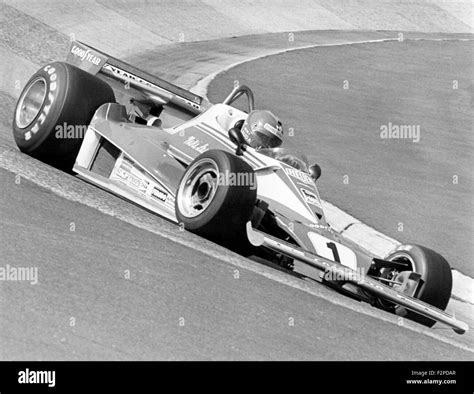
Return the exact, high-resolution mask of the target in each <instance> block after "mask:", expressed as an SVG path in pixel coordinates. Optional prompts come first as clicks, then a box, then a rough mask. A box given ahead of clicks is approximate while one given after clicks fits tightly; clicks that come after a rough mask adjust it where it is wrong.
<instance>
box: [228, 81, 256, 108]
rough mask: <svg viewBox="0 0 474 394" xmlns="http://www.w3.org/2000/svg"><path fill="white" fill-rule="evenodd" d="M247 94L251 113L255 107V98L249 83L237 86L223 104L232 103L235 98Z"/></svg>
mask: <svg viewBox="0 0 474 394" xmlns="http://www.w3.org/2000/svg"><path fill="white" fill-rule="evenodd" d="M243 94H245V95H246V96H247V100H248V108H249V110H248V112H249V113H250V112H251V111H253V110H254V109H255V102H254V98H253V92H252V90H250V88H249V87H248V86H247V85H239V86H237V87H235V88H234V89H233V90H232V92H230V94H229V95H228V96H227V97H226V98H225V99H224V101H223V102H222V104H227V105H231V104H232V103H233V102H234V101H235V100H237V99H238V98H239V97H240V96H242V95H243Z"/></svg>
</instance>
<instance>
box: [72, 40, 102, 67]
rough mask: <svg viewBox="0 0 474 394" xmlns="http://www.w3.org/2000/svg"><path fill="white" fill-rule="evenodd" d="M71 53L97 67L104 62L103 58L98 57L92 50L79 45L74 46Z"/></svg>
mask: <svg viewBox="0 0 474 394" xmlns="http://www.w3.org/2000/svg"><path fill="white" fill-rule="evenodd" d="M71 53H72V54H73V55H74V56H77V57H78V58H79V59H81V61H86V62H89V63H92V64H93V65H95V66H98V65H100V62H101V61H102V58H100V57H99V56H96V55H95V54H94V53H93V52H91V50H90V49H84V48H81V47H80V46H77V45H73V46H72V48H71Z"/></svg>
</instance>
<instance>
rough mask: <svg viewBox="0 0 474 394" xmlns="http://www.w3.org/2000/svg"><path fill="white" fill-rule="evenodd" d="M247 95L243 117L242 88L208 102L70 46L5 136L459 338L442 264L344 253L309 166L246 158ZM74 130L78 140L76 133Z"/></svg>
mask: <svg viewBox="0 0 474 394" xmlns="http://www.w3.org/2000/svg"><path fill="white" fill-rule="evenodd" d="M244 95H245V96H247V99H248V112H250V111H252V110H253V109H254V99H253V93H252V91H251V90H250V89H249V88H248V87H246V86H237V87H236V88H235V89H234V90H233V91H232V92H231V93H230V94H229V96H228V97H227V98H226V99H225V100H224V102H223V103H218V104H211V103H209V102H207V100H205V99H203V98H201V97H199V96H197V95H195V94H193V93H192V92H189V91H186V90H184V89H182V88H179V87H177V86H174V85H172V84H170V83H169V82H166V81H163V80H161V79H159V78H157V77H155V76H153V75H150V74H148V73H146V72H143V71H141V70H138V69H136V68H135V67H133V66H130V65H128V64H126V63H124V62H122V61H119V60H117V59H114V58H112V57H110V56H108V55H106V54H104V53H102V52H100V51H98V50H96V49H94V48H92V47H89V46H87V45H85V44H83V43H80V42H73V43H72V45H71V49H70V52H69V56H68V59H67V63H60V62H56V63H52V64H50V65H47V66H45V67H43V68H42V69H41V70H39V71H38V72H37V73H36V74H35V75H34V76H33V77H32V79H31V80H30V82H29V83H28V84H27V86H26V87H25V89H24V90H23V93H22V95H21V96H20V98H19V101H18V104H17V108H16V111H15V118H14V124H13V129H14V136H15V140H16V142H17V144H18V146H19V147H20V149H21V150H22V151H24V152H25V153H28V154H30V155H32V156H35V157H38V158H40V159H42V160H45V161H47V162H50V163H53V164H56V165H58V163H59V166H62V167H63V168H64V166H70V167H72V171H73V172H74V173H75V174H77V175H78V176H79V177H81V178H83V179H85V180H87V181H88V182H90V183H93V184H95V185H97V186H99V187H101V188H103V189H105V190H108V191H110V192H112V193H114V194H116V195H119V196H121V197H123V198H125V199H128V200H130V201H132V202H134V203H136V204H138V205H140V206H142V207H143V208H145V209H147V210H149V211H151V212H153V213H156V214H158V215H160V216H162V217H164V218H167V219H168V220H171V221H173V222H175V223H180V224H183V225H184V227H185V228H186V229H188V230H190V231H193V232H195V233H197V234H199V235H202V236H204V237H207V238H209V239H211V240H214V241H216V242H219V243H221V244H223V245H225V246H227V247H229V248H231V249H234V250H236V251H238V252H239V253H243V254H246V255H257V256H260V257H263V258H266V259H268V260H271V261H273V262H275V263H276V264H279V265H280V266H282V267H284V268H285V269H290V270H291V269H292V268H293V262H294V261H295V260H296V261H300V262H302V263H304V264H308V265H310V266H312V267H314V268H316V269H317V270H318V271H319V272H320V275H318V276H317V277H316V278H315V279H316V280H318V281H320V282H323V283H325V284H326V285H328V286H331V287H333V288H335V289H337V290H338V291H341V292H343V293H345V294H348V295H350V296H351V297H353V298H356V299H359V300H363V301H367V302H370V303H371V304H373V305H375V306H377V307H379V308H383V309H385V310H389V311H391V312H394V313H397V314H399V315H401V316H406V317H408V318H410V319H412V320H416V321H418V322H420V323H422V324H425V325H428V326H432V325H433V324H434V323H435V321H439V322H442V323H444V324H447V325H449V326H451V327H452V328H453V329H455V331H456V332H459V333H462V332H465V331H466V330H467V326H466V325H465V324H464V323H463V322H460V321H458V320H456V319H454V318H453V317H451V316H449V315H448V314H446V313H444V312H443V311H442V309H444V308H445V307H446V305H447V302H448V301H449V297H450V293H451V285H452V279H451V272H450V268H449V265H448V264H447V262H446V261H445V260H444V259H443V258H442V257H441V256H440V255H438V254H437V253H436V252H433V251H431V250H429V249H427V248H423V247H419V246H416V245H412V246H406V247H402V248H399V249H398V250H396V251H394V252H393V253H392V254H390V255H389V256H386V258H385V259H377V258H373V257H372V256H369V255H367V254H365V253H362V252H361V251H360V250H359V249H357V248H353V247H352V246H351V245H350V244H349V243H348V242H347V241H345V240H344V238H343V237H342V236H341V235H339V234H338V233H337V232H335V231H333V230H332V229H331V227H330V226H329V224H328V223H327V221H326V218H325V216H324V212H323V207H322V203H321V199H320V197H319V193H318V189H317V186H316V180H317V178H318V176H319V175H318V172H317V171H315V168H316V167H314V166H310V165H309V163H308V162H307V160H306V158H304V157H303V156H301V155H299V154H297V153H294V152H291V151H289V150H287V149H285V148H274V149H258V150H255V149H253V148H251V147H250V146H247V145H246V144H245V142H244V141H243V139H242V138H241V135H239V132H238V131H236V130H235V129H234V128H233V126H234V125H235V124H236V123H237V122H238V121H241V120H245V119H246V117H247V116H248V112H245V111H243V110H240V109H238V108H236V107H235V106H233V105H232V104H233V103H234V101H235V100H237V99H238V98H239V97H241V96H244ZM82 108H84V110H83V111H82V112H81V110H80V109H82ZM70 127H72V130H71V136H70V137H71V138H69V137H68V136H69V134H68V132H69V130H68V129H69V128H70ZM81 127H82V129H81V130H85V133H84V135H80V136H78V135H75V134H74V132H75V131H77V130H78V128H81ZM60 132H62V134H61V133H60ZM69 169H70V168H69Z"/></svg>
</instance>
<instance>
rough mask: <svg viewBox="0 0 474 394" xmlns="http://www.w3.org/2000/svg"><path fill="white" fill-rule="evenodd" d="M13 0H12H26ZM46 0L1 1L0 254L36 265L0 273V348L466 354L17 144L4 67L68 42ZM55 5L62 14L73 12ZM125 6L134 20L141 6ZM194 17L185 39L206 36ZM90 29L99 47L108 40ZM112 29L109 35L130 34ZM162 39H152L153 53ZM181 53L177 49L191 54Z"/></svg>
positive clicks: (340, 355)
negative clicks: (30, 270)
mask: <svg viewBox="0 0 474 394" xmlns="http://www.w3.org/2000/svg"><path fill="white" fill-rule="evenodd" d="M8 3H9V4H14V5H16V3H15V2H8ZM19 3H21V2H19ZM19 3H18V4H19ZM102 3H104V4H105V3H107V2H102ZM22 4H23V5H22V6H21V7H19V8H22V9H23V10H29V9H30V7H33V8H32V9H34V10H38V7H39V5H38V3H31V4H30V3H28V2H24V3H22ZM50 4H51V7H50V9H49V11H48V12H46V11H44V10H43V12H42V13H37V16H36V17H35V18H31V19H30V20H28V21H27V22H28V24H26V25H25V24H24V23H19V21H20V20H21V22H24V19H21V18H23V16H21V15H20V14H21V13H19V12H18V9H19V8H15V7H11V6H8V7H6V6H4V4H3V3H2V6H3V7H4V8H3V10H6V11H5V12H8V13H9V14H6V13H5V14H3V15H2V16H4V20H3V21H2V22H4V23H3V26H2V27H3V28H4V30H2V34H3V35H2V47H3V48H0V51H2V54H5V48H8V50H7V54H8V55H9V56H10V55H11V52H12V51H13V53H14V55H12V57H11V58H10V57H4V59H6V58H8V59H13V64H15V65H16V67H11V64H12V63H7V64H5V63H4V64H2V67H3V69H5V70H7V71H8V73H7V75H10V76H11V77H10V78H8V86H7V85H5V86H4V85H3V84H2V93H0V106H1V110H2V113H3V114H4V116H1V117H0V148H1V154H0V160H1V161H2V167H3V168H8V169H10V170H11V171H13V172H14V173H15V174H21V178H20V182H19V184H17V182H15V180H16V181H17V180H18V178H15V175H14V173H13V172H10V171H5V170H0V184H1V185H2V187H1V193H0V198H1V203H0V204H1V208H0V209H1V211H0V222H1V226H2V231H1V233H0V236H1V245H2V249H1V252H2V254H1V256H2V257H1V260H2V265H6V264H10V265H15V266H35V267H38V269H39V283H38V284H36V285H31V284H28V283H16V282H2V283H1V284H0V285H1V288H0V292H1V297H0V315H1V316H0V336H1V339H0V342H1V346H0V358H1V359H6V360H17V359H39V360H45V359H59V360H60V359H67V360H70V359H77V360H86V359H90V360H94V359H116V360H119V359H120V360H125V359H130V360H138V359H146V360H151V359H153V360H156V359H160V360H161V359H166V360H175V359H292V360H298V359H309V360H471V359H472V354H473V351H472V349H468V348H467V347H469V348H472V345H473V343H474V342H473V338H472V335H471V333H469V334H467V335H465V336H457V335H456V334H454V333H453V332H452V331H451V330H449V329H444V328H439V327H438V328H436V329H434V330H425V329H423V328H422V327H420V326H418V325H416V324H413V323H410V322H406V321H403V320H402V321H400V320H398V319H397V318H396V317H395V316H392V315H389V314H386V313H383V312H381V311H377V310H375V309H374V308H371V307H369V306H367V305H363V304H360V303H358V302H355V301H352V300H349V299H347V298H346V297H343V296H340V295H338V294H336V293H334V292H332V291H330V290H328V289H326V288H324V287H322V286H320V285H318V284H315V283H314V282H312V281H311V280H307V279H306V280H303V279H301V278H299V277H296V276H291V275H287V274H285V273H282V272H280V271H277V270H275V269H274V268H271V267H267V266H265V265H262V264H257V263H254V262H250V261H248V260H246V259H243V258H241V257H239V256H237V255H235V254H233V253H231V252H229V251H227V250H225V249H223V248H221V247H219V246H217V245H214V244H211V243H209V242H207V241H204V240H202V239H200V238H198V237H195V236H193V235H192V234H189V233H181V232H179V231H178V229H177V227H176V226H174V225H172V224H170V223H168V222H166V221H164V220H161V219H160V218H157V217H155V216H153V215H150V214H148V213H147V212H144V211H143V210H141V209H139V208H137V207H134V206H132V205H130V204H129V203H127V202H124V201H122V200H120V199H118V198H116V197H114V196H111V195H109V194H107V193H105V192H102V191H101V190H98V189H97V188H94V187H92V186H90V185H87V184H85V183H84V182H82V181H80V180H78V179H76V178H74V177H72V176H70V175H68V174H64V173H61V172H59V171H57V170H55V169H52V168H50V167H48V166H45V165H43V164H41V163H38V162H36V161H35V160H34V159H31V158H29V157H27V156H24V155H21V154H19V153H18V152H17V150H16V149H15V148H14V144H13V141H12V138H11V134H10V133H11V131H10V116H9V115H8V114H11V111H12V108H13V105H14V101H15V98H14V97H15V94H17V93H18V92H16V90H15V89H14V88H12V86H13V85H12V84H11V83H13V82H14V81H15V72H16V71H18V70H19V69H22V70H24V69H30V68H31V69H33V71H34V68H36V64H42V63H44V62H46V61H50V60H55V59H59V58H63V56H64V53H65V46H64V45H65V44H66V45H67V40H68V36H67V33H65V32H64V33H58V31H67V28H65V27H64V26H62V27H61V28H60V27H59V25H60V24H61V21H62V20H63V19H62V18H63V16H61V17H58V18H57V19H56V20H54V21H51V20H48V15H49V13H52V12H53V11H54V7H53V5H54V2H50ZM65 7H66V8H67V6H65ZM74 8H75V7H74ZM63 11H67V10H66V9H63ZM109 11H110V10H107V13H108V12H109ZM178 11H180V10H178ZM57 12H58V13H59V14H61V13H60V12H59V11H57ZM63 14H64V18H66V20H67V21H68V22H69V20H70V19H67V18H73V19H77V18H76V16H75V15H73V16H72V17H70V16H68V15H69V14H68V13H67V12H63ZM81 15H82V14H81ZM134 17H135V18H136V19H137V20H139V21H141V17H142V15H140V17H138V15H135V16H134ZM78 19H81V20H82V22H86V23H89V22H90V21H91V19H94V18H93V16H91V15H88V18H78ZM132 19H133V17H132ZM369 19H370V17H369ZM53 22H54V23H53ZM93 22H97V21H95V20H93ZM101 23H106V20H105V19H104V20H102V21H101ZM110 23H114V21H113V20H111V21H110ZM66 25H67V23H66ZM50 26H54V27H53V28H51V27H50ZM5 27H6V28H5ZM96 27H97V28H98V29H99V30H98V31H100V28H99V25H97V26H96ZM220 28H221V29H223V27H222V26H220ZM288 30H291V29H288ZM31 31H34V33H35V34H34V35H32V34H31ZM94 31H95V30H94V29H92V28H88V29H86V28H84V33H86V34H91V33H90V32H94ZM206 31H207V32H208V31H210V30H209V29H207V30H206V29H203V30H202V31H201V32H200V34H201V36H199V34H197V33H199V32H197V33H196V39H199V38H209V37H208V36H205V34H206ZM174 33H177V32H173V37H174ZM214 33H215V34H217V35H220V32H219V31H218V29H216V30H214ZM239 33H240V34H241V32H239ZM257 33H258V32H257ZM170 34H171V33H170ZM332 34H334V35H337V34H339V33H338V32H333V33H332ZM344 34H349V35H354V34H356V33H351V32H349V33H344ZM374 34H375V33H370V34H368V35H374ZM377 34H379V33H377ZM380 34H381V35H384V33H380ZM387 35H388V34H387ZM103 38H104V41H102V42H105V44H106V45H105V46H106V47H107V50H110V49H113V48H114V45H115V48H121V46H120V45H117V44H114V42H113V40H112V41H111V40H110V39H109V41H107V37H103ZM132 38H133V37H132ZM254 39H255V38H252V40H251V41H253V40H254ZM164 41H166V39H165V40H164ZM168 41H170V40H169V39H168ZM171 41H172V40H171ZM123 43H124V45H123V48H122V49H124V48H125V49H126V48H127V47H130V43H128V42H123ZM146 44H147V45H148V46H149V47H150V46H152V45H153V44H152V43H150V41H146ZM190 45H191V44H189V45H186V47H187V48H189V46H190ZM230 48H233V47H232V45H230ZM125 49H124V52H123V53H124V54H126V53H127V51H125ZM145 49H146V48H145ZM172 49H173V48H171V49H169V52H168V53H167V54H168V56H167V57H165V58H162V59H159V61H157V58H156V57H155V58H152V59H148V66H147V63H143V64H141V63H140V61H138V62H136V63H135V64H137V63H138V64H137V65H139V66H143V67H144V68H145V69H148V70H149V71H155V70H154V69H153V68H154V65H156V64H157V63H159V64H161V65H162V66H163V64H166V63H167V62H169V63H168V65H171V66H173V65H176V62H174V60H175V59H176V58H179V56H177V55H172V54H171V53H172ZM179 49H181V48H179ZM160 50H161V51H163V52H165V53H166V52H167V50H166V49H160ZM163 52H159V51H158V50H157V57H158V56H159V54H160V53H163ZM113 53H115V52H114V51H113ZM146 53H147V56H148V57H150V52H146ZM174 53H176V51H175V52H174ZM131 54H132V52H131V51H129V55H130V58H129V59H127V60H129V61H132V60H133V59H134V58H135V56H134V55H131ZM190 54H192V51H189V52H187V55H186V56H184V59H182V60H185V61H188V62H193V58H192V57H191V58H190V57H189V55H190ZM195 55H196V53H195ZM143 57H145V56H143ZM143 57H142V58H143ZM182 57H183V55H182ZM25 59H27V60H25ZM137 60H140V59H139V58H137ZM28 62H30V63H28ZM171 69H172V67H170V68H168V69H167V71H166V72H167V73H168V74H169V75H171V76H173V77H174V79H179V78H181V80H183V79H185V77H184V76H183V75H179V78H177V77H178V75H177V74H180V71H182V70H180V68H179V66H175V69H174V70H172V71H169V70H171ZM9 73H10V74H9ZM157 74H159V75H161V73H157ZM22 77H23V74H22ZM2 82H3V81H2ZM27 179H30V181H28V180H27ZM72 228H74V230H75V231H71V229H72ZM236 270H238V278H236V274H237V273H236ZM128 273H130V278H129V279H127V278H126V275H128ZM459 317H460V316H459ZM460 318H461V317H460ZM183 319H184V320H183ZM469 319H471V320H472V317H468V320H469ZM471 320H469V321H470V323H471V325H472V322H471ZM180 323H181V324H180ZM183 323H184V325H183ZM291 323H294V324H291ZM374 344H375V345H374Z"/></svg>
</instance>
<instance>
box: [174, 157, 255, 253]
mask: <svg viewBox="0 0 474 394" xmlns="http://www.w3.org/2000/svg"><path fill="white" fill-rule="evenodd" d="M223 174H236V175H234V176H235V179H239V178H240V179H241V180H247V181H248V182H239V183H238V184H232V182H222V180H223V178H222V175H223ZM219 176H221V178H219ZM229 179H230V178H229ZM256 198H257V188H256V181H255V173H254V171H253V169H252V168H251V167H250V165H248V164H247V163H246V162H244V161H243V160H242V159H240V158H238V157H237V156H235V155H233V154H231V153H228V152H225V151H221V150H209V151H207V152H204V153H203V154H201V155H199V156H198V157H197V158H196V159H195V160H194V161H193V162H192V163H191V164H190V165H189V166H188V168H187V170H186V172H185V173H184V175H183V177H182V179H181V181H180V185H179V188H178V192H177V195H176V216H177V218H178V220H179V222H180V223H183V224H184V227H185V228H186V229H187V230H189V231H192V232H194V233H196V234H198V235H201V236H203V237H205V238H208V239H210V240H212V241H214V242H217V243H219V244H222V245H224V246H226V247H228V248H229V249H232V250H234V251H236V252H238V253H242V254H248V253H250V251H251V250H252V247H251V245H250V244H249V242H248V239H247V233H246V227H245V225H246V223H247V222H248V221H249V220H250V218H251V216H252V213H253V208H254V206H255V202H256Z"/></svg>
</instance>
